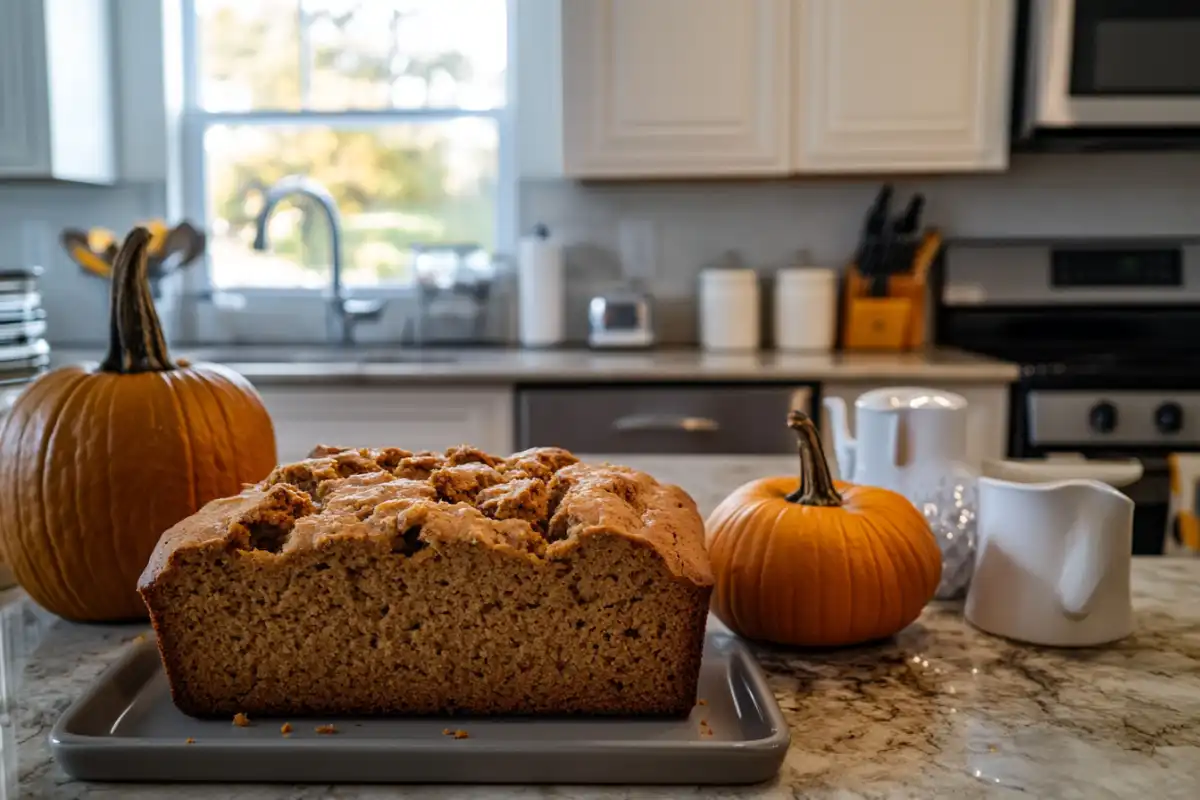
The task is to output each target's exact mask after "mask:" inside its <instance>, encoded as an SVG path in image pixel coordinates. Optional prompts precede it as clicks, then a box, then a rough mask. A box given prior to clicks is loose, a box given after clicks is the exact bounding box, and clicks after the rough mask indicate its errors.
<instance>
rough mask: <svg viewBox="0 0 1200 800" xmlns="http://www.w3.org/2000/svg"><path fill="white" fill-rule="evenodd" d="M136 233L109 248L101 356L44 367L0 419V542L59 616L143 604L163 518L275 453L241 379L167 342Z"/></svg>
mask: <svg viewBox="0 0 1200 800" xmlns="http://www.w3.org/2000/svg"><path fill="white" fill-rule="evenodd" d="M149 242H150V233H149V231H147V230H146V229H144V228H135V229H134V230H133V232H132V233H130V234H129V236H128V238H127V239H126V240H125V242H124V244H123V246H122V247H121V249H120V252H119V253H118V254H117V257H116V259H115V261H114V264H113V275H112V286H111V292H112V306H111V309H110V320H109V349H108V354H107V356H106V357H105V359H104V361H103V362H102V363H101V364H100V365H99V367H98V368H97V367H96V366H95V365H85V366H68V367H62V368H60V369H56V370H54V371H52V372H48V373H46V374H45V375H43V376H41V377H40V378H39V379H38V380H36V381H35V382H34V383H33V384H31V385H30V386H29V388H27V389H26V390H25V391H24V393H22V394H21V396H20V397H19V398H17V401H16V403H15V404H14V405H13V408H12V411H11V412H10V413H9V414H8V416H7V417H6V418H5V419H4V420H3V421H2V422H0V549H2V550H3V552H4V553H5V555H6V556H7V560H8V563H9V565H10V566H11V567H12V571H13V573H14V575H15V576H16V579H17V581H18V582H19V583H20V584H21V586H22V587H24V589H25V590H26V591H27V592H29V595H30V596H31V597H32V598H33V599H34V600H35V601H37V603H38V604H40V605H41V606H43V607H45V608H46V609H49V610H50V611H52V612H54V613H55V614H58V615H59V616H62V617H66V618H68V619H75V620H95V621H99V620H122V619H140V618H144V617H145V616H146V606H145V604H144V603H142V600H141V598H140V597H139V596H138V593H137V579H138V576H139V575H140V574H141V571H142V569H143V568H144V567H145V566H146V561H147V560H148V559H149V558H150V552H151V551H152V550H153V549H154V545H155V543H157V541H158V537H159V536H160V535H161V534H162V533H163V531H165V530H166V529H167V528H169V527H170V526H171V525H173V524H175V523H176V522H178V521H179V520H180V519H182V518H184V517H186V516H188V515H190V514H192V513H194V512H195V511H196V510H198V509H199V508H200V507H201V506H202V505H204V504H205V503H207V502H208V501H209V500H213V499H215V498H217V497H222V496H226V495H232V494H237V493H238V492H239V491H241V489H242V485H243V484H245V483H253V482H255V481H258V480H261V479H262V478H264V477H266V475H267V473H269V472H270V471H271V469H272V468H273V467H274V466H275V433H274V430H273V428H272V425H271V418H270V416H269V415H268V414H267V411H266V409H265V408H264V407H263V404H262V401H261V400H260V399H259V396H258V393H257V392H256V391H255V390H254V387H253V386H251V385H250V383H249V381H247V380H246V379H245V378H243V377H242V376H240V375H238V374H237V373H235V372H233V371H231V370H229V369H226V368H225V367H221V366H217V365H214V364H195V365H185V364H183V363H180V364H176V363H175V362H173V361H172V360H171V358H170V356H169V354H168V353H167V346H166V342H165V341H164V339H163V334H162V326H161V325H160V323H159V320H158V315H157V314H156V313H155V311H154V302H153V300H152V299H151V296H150V284H149V281H148V279H147V262H146V250H147V246H148V244H149Z"/></svg>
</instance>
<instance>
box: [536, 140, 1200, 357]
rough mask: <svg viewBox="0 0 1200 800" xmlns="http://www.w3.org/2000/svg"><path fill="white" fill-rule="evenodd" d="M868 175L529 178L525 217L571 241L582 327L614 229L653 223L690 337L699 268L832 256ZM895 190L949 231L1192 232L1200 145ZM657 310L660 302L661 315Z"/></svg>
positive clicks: (684, 332)
mask: <svg viewBox="0 0 1200 800" xmlns="http://www.w3.org/2000/svg"><path fill="white" fill-rule="evenodd" d="M880 182H881V181H880V179H870V180H861V179H854V180H836V179H806V180H790V181H783V180H781V181H762V182H741V181H739V182H702V183H696V182H687V183H683V182H680V183H640V184H639V183H621V184H604V183H588V184H580V183H576V182H569V181H561V180H530V181H526V182H525V183H524V184H523V185H522V187H521V193H520V197H521V208H520V220H521V226H522V229H523V230H528V229H530V228H531V227H532V226H533V225H535V224H537V223H545V224H546V225H548V226H549V227H550V229H551V230H552V231H553V232H555V233H556V234H557V235H559V236H560V237H561V238H562V240H563V241H564V242H566V243H567V244H568V245H569V249H568V252H567V262H568V270H569V275H570V277H571V280H570V281H568V286H569V287H570V290H569V291H570V298H569V312H568V319H569V320H570V323H571V327H570V328H569V333H570V334H571V335H572V337H574V338H581V337H582V336H584V334H585V331H584V325H583V320H584V308H585V305H584V304H585V302H586V298H587V297H588V296H589V294H590V293H592V292H594V291H596V289H598V288H603V287H605V286H608V285H611V284H612V283H613V282H614V281H615V280H616V279H618V278H619V265H618V264H617V260H616V253H615V248H616V242H617V228H618V225H619V224H620V223H621V221H622V220H647V221H650V222H652V223H653V224H654V226H655V230H656V231H657V238H658V251H659V256H660V260H659V268H658V275H657V278H656V280H655V281H654V290H655V294H656V297H657V298H658V299H660V300H661V301H662V302H661V303H660V305H661V306H662V307H663V310H664V312H665V316H666V320H665V325H666V330H665V331H664V332H663V335H664V336H665V337H666V339H667V340H671V341H694V336H695V330H694V313H693V310H692V306H693V299H692V298H693V297H694V295H695V283H696V278H697V272H698V271H699V270H700V269H701V268H703V267H704V266H705V265H706V264H708V263H711V262H712V261H714V260H716V259H717V258H719V257H720V256H721V255H722V254H723V253H724V252H725V251H726V250H731V249H732V250H738V251H740V252H741V253H742V255H743V257H744V258H745V260H746V262H747V263H748V264H750V265H751V266H754V267H756V268H759V269H762V270H770V269H773V268H776V267H779V266H784V265H785V264H788V263H793V262H794V258H795V255H794V254H795V253H796V252H797V251H798V250H807V251H808V253H809V254H810V259H811V261H812V262H813V263H814V264H818V265H822V266H841V265H843V263H844V262H845V261H846V259H847V258H848V257H849V256H850V255H851V253H852V252H853V249H854V245H855V242H856V240H857V238H858V234H859V228H860V226H861V224H862V219H863V215H864V214H865V211H866V208H867V205H868V204H869V203H870V201H871V199H872V196H873V195H874V193H875V191H876V190H877V189H878V187H879V185H880ZM894 183H895V185H896V189H897V196H898V198H899V202H903V201H904V200H906V198H907V194H908V193H910V192H912V191H914V190H920V191H923V192H924V193H925V194H926V195H927V198H928V203H927V205H926V217H925V218H926V221H927V222H928V223H929V224H933V225H937V226H939V227H941V228H942V229H943V230H944V231H945V233H946V234H947V235H950V236H996V237H1011V236H1106V235H1129V236H1148V235H1165V236H1194V237H1200V153H1153V154H1151V153H1147V154H1101V155H1097V154H1087V155H1065V154H1059V155H1048V154H1047V155H1040V154H1039V155H1025V156H1017V157H1015V158H1014V160H1013V164H1012V168H1011V170H1010V171H1009V172H1007V173H1005V174H1000V175H987V176H955V177H928V178H921V179H903V180H896V181H895V182H894ZM661 316H662V315H660V317H661Z"/></svg>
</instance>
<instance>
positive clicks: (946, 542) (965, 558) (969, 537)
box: [910, 466, 978, 600]
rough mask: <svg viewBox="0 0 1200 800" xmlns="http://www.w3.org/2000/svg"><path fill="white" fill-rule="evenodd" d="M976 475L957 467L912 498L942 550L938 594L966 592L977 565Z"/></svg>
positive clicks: (949, 597)
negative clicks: (940, 578)
mask: <svg viewBox="0 0 1200 800" xmlns="http://www.w3.org/2000/svg"><path fill="white" fill-rule="evenodd" d="M976 482H977V479H976V476H975V475H974V474H973V473H972V472H971V471H970V470H967V469H966V468H965V467H961V466H959V467H955V468H953V469H951V470H948V471H947V472H945V473H944V474H943V475H942V476H940V477H939V478H937V479H934V480H932V481H930V483H929V484H928V485H927V486H926V487H924V488H923V489H922V490H921V491H919V492H916V493H915V496H914V497H912V498H910V499H911V500H912V501H913V503H914V504H915V505H916V507H917V509H918V510H919V511H920V512H921V513H922V514H923V515H924V516H925V521H926V522H928V523H929V528H930V530H932V531H933V535H934V538H936V539H937V543H938V547H940V548H941V550H942V580H941V582H940V583H939V584H938V588H937V592H936V593H935V595H934V596H935V597H936V598H937V599H939V600H953V599H956V598H959V597H962V596H963V595H964V594H966V591H967V587H968V586H970V584H971V576H972V574H973V572H974V569H975V520H976V511H977V509H978V500H977V497H978V494H977V491H976Z"/></svg>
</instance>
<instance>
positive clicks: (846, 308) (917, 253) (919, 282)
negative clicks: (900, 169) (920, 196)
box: [842, 231, 941, 351]
mask: <svg viewBox="0 0 1200 800" xmlns="http://www.w3.org/2000/svg"><path fill="white" fill-rule="evenodd" d="M940 249H941V236H940V235H939V234H938V233H937V232H936V231H930V232H928V233H926V234H925V235H924V237H923V238H922V240H921V243H920V245H919V246H918V247H916V248H915V250H914V252H913V257H912V264H911V267H910V268H909V269H908V270H906V271H904V272H901V273H899V274H896V275H889V276H888V278H887V292H886V294H885V296H883V297H872V296H871V292H870V289H871V279H870V277H869V276H864V275H863V274H862V273H861V272H860V271H859V269H858V265H857V264H851V265H850V266H849V268H848V269H847V270H846V281H845V287H844V291H843V300H842V349H843V350H882V351H905V350H916V349H918V348H921V347H924V346H925V344H926V330H925V327H926V326H925V316H926V310H927V307H928V303H927V297H928V291H929V287H928V281H927V276H928V274H929V269H930V267H931V266H932V264H933V261H934V259H935V258H936V257H937V253H938V251H939V250H940Z"/></svg>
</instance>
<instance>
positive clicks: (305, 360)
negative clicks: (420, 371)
mask: <svg viewBox="0 0 1200 800" xmlns="http://www.w3.org/2000/svg"><path fill="white" fill-rule="evenodd" d="M185 355H186V357H188V358H190V359H191V360H192V361H212V362H216V363H218V364H453V363H456V362H457V361H458V356H457V355H456V354H454V353H438V352H425V351H419V350H353V349H352V350H342V349H339V348H318V347H314V348H304V349H300V350H296V349H292V348H283V347H280V348H275V347H233V348H229V349H219V350H198V351H196V352H194V353H188V354H185Z"/></svg>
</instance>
